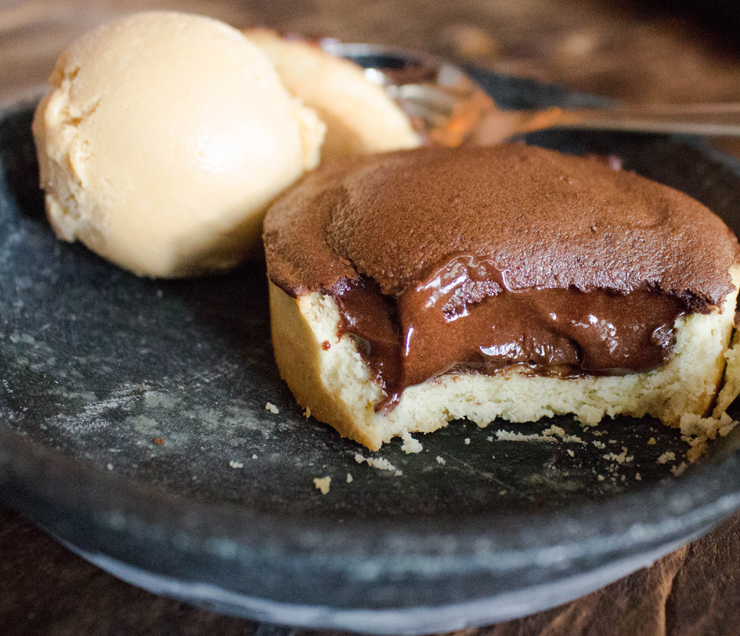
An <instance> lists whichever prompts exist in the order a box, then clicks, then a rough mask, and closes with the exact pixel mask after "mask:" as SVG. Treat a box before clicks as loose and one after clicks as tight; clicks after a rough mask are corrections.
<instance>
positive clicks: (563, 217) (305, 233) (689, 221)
mask: <svg viewBox="0 0 740 636" xmlns="http://www.w3.org/2000/svg"><path fill="white" fill-rule="evenodd" d="M264 241H265V251H266V256H267V267H268V274H269V276H270V279H271V280H272V281H273V282H274V283H275V284H277V285H278V286H280V287H281V288H282V289H284V290H285V291H286V292H288V293H290V294H292V295H294V296H295V295H299V294H302V293H306V292H309V291H324V292H330V291H331V290H332V289H334V288H335V286H336V285H337V284H340V283H343V282H345V281H347V280H350V281H351V280H354V279H357V278H358V277H360V276H365V277H369V278H371V279H373V280H374V281H375V282H376V283H377V284H378V285H379V286H380V289H381V291H382V292H383V293H384V294H389V295H398V294H400V293H402V292H403V291H404V290H405V289H406V288H408V287H409V286H411V285H413V284H416V283H418V282H419V281H421V280H423V279H424V277H425V274H427V273H428V272H429V271H430V270H432V269H433V268H435V267H436V266H438V265H439V264H440V263H441V262H443V261H444V260H445V258H447V257H448V256H450V255H453V254H458V253H460V254H473V255H476V256H477V257H478V258H482V259H486V260H488V261H490V262H492V263H494V264H495V267H496V268H497V269H498V270H499V271H501V272H502V273H503V275H504V276H505V279H506V285H507V287H508V288H509V289H512V290H516V289H530V288H547V289H555V288H561V289H568V288H575V289H579V290H581V291H590V290H594V289H607V290H613V291H616V292H621V293H627V292H630V291H632V290H634V289H638V288H645V287H646V286H647V287H650V288H655V289H657V290H660V291H663V292H665V293H669V294H672V295H676V296H680V297H682V298H684V299H685V300H686V301H687V302H688V303H689V304H691V305H694V306H696V307H698V308H704V307H706V305H707V304H709V305H718V304H720V303H721V301H722V299H723V298H724V296H725V295H726V294H727V293H728V292H730V291H731V290H732V289H733V285H732V281H731V279H730V275H729V269H730V267H731V266H732V265H733V264H734V263H735V262H737V261H738V243H737V240H736V238H735V236H734V235H733V234H732V232H731V231H730V230H729V228H728V227H727V226H726V225H725V224H724V223H723V222H722V221H721V220H720V219H719V217H717V216H715V215H714V214H713V213H712V212H711V211H710V210H708V209H707V208H706V207H705V206H703V205H702V204H701V203H699V202H698V201H695V200H694V199H692V198H691V197H689V196H687V195H685V194H683V193H681V192H679V191H677V190H674V189H672V188H669V187H667V186H664V185H661V184H658V183H655V182H653V181H650V180H648V179H645V178H643V177H640V176H638V175H636V174H633V173H631V172H627V171H615V170H613V169H611V168H610V167H608V166H607V165H605V164H604V163H602V162H599V161H596V160H591V159H584V158H579V157H572V156H568V155H563V154H560V153H557V152H553V151H550V150H544V149H541V148H536V147H531V146H525V145H522V144H513V145H504V146H498V147H493V148H476V147H466V148H457V149H439V148H421V149H415V150H408V151H400V152H394V153H387V154H382V155H374V156H368V157H362V158H358V159H355V160H349V161H343V162H341V163H335V164H330V165H327V166H324V167H322V168H320V169H319V170H317V171H315V172H314V173H312V174H311V175H309V176H308V177H307V178H306V179H304V180H303V181H302V182H301V183H299V184H298V185H297V186H295V187H294V188H292V189H291V190H290V191H288V192H287V193H286V194H285V195H283V196H282V197H280V199H278V201H276V202H275V204H273V205H272V207H271V208H270V210H269V211H268V214H267V217H266V219H265V230H264Z"/></svg>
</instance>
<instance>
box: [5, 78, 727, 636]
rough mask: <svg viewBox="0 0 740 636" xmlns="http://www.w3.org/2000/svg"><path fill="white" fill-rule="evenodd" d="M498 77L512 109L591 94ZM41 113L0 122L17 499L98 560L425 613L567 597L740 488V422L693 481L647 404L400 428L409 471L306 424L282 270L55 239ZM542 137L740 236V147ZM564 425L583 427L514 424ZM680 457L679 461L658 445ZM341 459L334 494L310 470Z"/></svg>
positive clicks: (349, 615)
mask: <svg viewBox="0 0 740 636" xmlns="http://www.w3.org/2000/svg"><path fill="white" fill-rule="evenodd" d="M478 79H479V80H480V81H481V83H482V84H483V85H484V86H485V87H486V88H487V89H488V90H490V92H491V94H492V95H493V96H494V98H495V99H497V100H498V101H499V103H501V104H503V105H504V106H509V107H521V106H529V107H534V106H545V105H551V104H560V105H569V104H573V105H579V104H585V103H589V99H590V98H587V97H585V96H579V95H572V94H567V93H564V92H563V91H561V90H559V89H556V88H553V87H548V86H543V85H540V84H535V83H532V82H528V81H522V80H515V79H511V78H505V77H497V76H492V75H487V74H480V75H479V77H478ZM31 114H32V113H31V105H29V104H26V105H18V106H16V107H14V108H11V109H9V110H6V111H5V112H3V113H2V116H1V118H0V160H1V161H2V172H0V369H1V373H0V380H1V383H2V389H1V392H0V421H1V422H2V423H1V424H0V496H2V498H3V499H4V500H5V501H6V502H8V503H9V504H11V505H13V506H15V507H16V508H17V509H19V510H20V511H22V512H23V513H24V514H25V515H27V516H28V517H29V518H31V519H33V520H34V521H36V522H37V523H39V524H41V525H42V526H44V527H45V528H47V529H48V530H49V531H50V532H51V533H53V534H54V535H55V536H57V537H59V538H60V539H62V540H64V541H65V542H67V543H68V544H70V545H72V546H74V549H76V550H78V551H79V552H80V553H82V554H83V555H85V556H86V557H87V558H89V559H90V560H91V561H93V562H95V563H98V564H100V565H101V566H102V567H105V568H107V569H109V570H110V571H112V572H114V573H116V574H117V575H119V576H121V577H122V578H125V579H127V580H130V581H133V582H135V583H137V584H139V585H142V586H144V587H147V588H149V589H152V590H154V591H158V592H161V593H165V594H168V595H171V596H174V597H177V598H181V599H184V600H188V601H190V602H193V603H197V604H200V605H206V606H209V607H212V608H215V609H218V610H220V611H224V612H229V613H233V614H238V615H244V616H249V617H254V618H258V619H262V620H270V621H274V622H282V623H290V624H296V625H302V626H311V627H337V628H344V629H354V630H363V631H373V632H379V633H381V632H385V633H391V632H399V633H400V632H404V633H422V632H429V631H444V630H451V629H455V628H459V627H463V626H465V625H478V624H483V623H486V622H493V621H498V620H503V619H508V618H513V617H517V616H522V615H524V614H527V613H531V612H535V611H537V610H540V609H543V608H546V607H549V606H553V605H557V604H559V603H563V602H565V601H567V600H569V599H572V598H574V597H576V596H579V595H581V594H584V593H586V592H588V591H590V590H592V589H595V588H597V587H600V586H602V585H605V584H606V583H608V582H610V581H612V580H614V579H616V578H618V577H620V576H622V575H625V574H627V573H629V572H630V571H633V570H635V569H637V568H638V567H641V566H644V565H647V564H649V563H650V562H652V561H653V560H654V559H656V558H658V557H659V556H660V555H662V554H665V553H666V552H668V551H670V550H672V549H674V548H675V547H677V546H678V545H680V544H681V543H683V542H686V541H689V540H690V539H692V538H694V537H696V536H698V535H699V534H701V533H703V532H706V531H707V530H708V529H709V528H710V527H711V526H712V525H713V524H715V523H717V522H718V521H720V520H721V519H723V518H724V517H726V516H727V515H728V514H730V512H731V511H733V510H734V509H736V508H737V507H738V506H740V461H739V460H740V456H739V455H738V453H736V449H737V448H738V446H739V445H740V429H738V430H737V431H735V432H734V433H733V434H731V435H730V436H728V437H727V438H724V439H723V440H720V441H719V442H718V443H715V444H713V445H711V447H710V449H709V452H708V453H707V454H706V456H705V457H704V458H703V460H702V462H701V463H700V464H699V465H697V466H693V467H691V468H689V469H688V470H686V472H684V473H683V474H682V475H681V476H680V477H674V475H673V473H672V472H671V470H672V469H673V470H674V471H675V470H676V468H677V467H678V466H680V464H681V463H682V462H683V459H682V455H683V454H684V452H685V451H686V450H687V448H688V447H687V446H686V444H685V443H684V442H682V441H681V440H680V435H679V433H678V432H677V431H675V430H672V429H668V428H666V427H664V426H662V425H661V424H660V423H659V422H657V421H654V420H650V419H641V420H635V419H629V418H617V419H616V420H614V421H605V422H603V423H602V424H601V425H600V426H599V427H598V428H596V429H590V430H583V429H582V428H581V426H579V425H578V424H577V423H576V422H574V420H572V419H571V418H555V419H554V420H549V421H541V422H538V423H534V424H521V425H515V424H509V423H506V422H500V423H494V424H492V425H491V426H489V427H488V428H487V429H479V428H477V427H476V426H475V425H472V424H470V423H468V424H466V423H465V422H455V423H453V424H451V425H450V426H449V427H448V428H446V429H445V430H443V431H439V432H437V433H434V434H433V435H429V436H426V437H423V438H422V439H421V441H422V443H423V445H424V450H423V452H421V453H419V454H416V455H406V454H404V453H403V452H402V450H401V445H400V442H394V443H392V444H390V445H388V446H385V447H383V449H382V451H381V452H380V453H377V455H378V456H380V457H384V458H386V459H388V460H389V461H390V462H392V463H393V464H394V465H395V466H396V468H397V469H398V470H400V471H402V472H403V474H402V475H396V474H395V473H394V472H392V471H390V472H389V471H381V470H377V469H375V468H372V467H370V466H368V465H367V464H358V463H357V462H356V461H355V454H356V453H358V452H359V453H361V454H362V455H363V456H366V457H367V456H369V455H370V453H369V452H368V451H366V450H365V449H364V448H361V447H359V446H358V445H357V444H355V443H353V442H350V441H347V440H343V439H340V438H339V437H338V435H336V434H335V433H334V431H333V430H331V429H329V428H328V427H326V426H324V425H322V424H319V423H318V422H316V421H314V420H310V421H306V419H305V418H304V417H303V415H302V412H301V409H299V408H298V407H297V405H296V404H295V403H294V402H293V400H292V398H291V395H290V393H289V392H288V390H287V388H286V387H285V386H284V385H283V384H282V383H281V381H280V379H279V376H278V372H277V369H276V367H275V365H274V362H273V359H272V350H271V345H270V339H269V321H268V310H267V302H266V289H265V288H266V285H265V272H264V268H263V267H262V266H257V265H252V266H247V267H244V268H243V269H241V270H239V271H236V272H234V273H232V274H229V275H226V276H222V277H213V278H206V279H201V280H195V281H181V282H164V281H151V280H145V279H140V278H136V277H135V276H132V275H130V274H127V273H126V272H123V271H121V270H119V269H117V268H116V267H113V266H111V265H109V264H108V263H106V262H104V261H102V260H100V259H99V258H97V257H96V256H94V255H93V254H91V253H90V252H88V251H87V250H86V249H85V248H83V247H81V246H79V245H68V244H63V243H60V242H57V241H56V239H55V238H54V236H53V235H52V232H51V231H50V229H49V227H48V225H47V224H46V221H45V219H44V216H43V209H42V199H41V196H40V194H39V191H38V189H37V185H36V180H37V174H36V165H35V159H34V152H33V144H32V140H31V136H30V130H29V129H30V121H31ZM529 141H531V142H532V143H538V144H542V145H547V146H551V147H556V148H560V149H562V150H565V151H568V152H576V153H582V152H596V153H604V154H608V153H615V154H617V155H619V156H620V157H622V159H623V160H624V165H625V167H626V168H627V169H631V170H636V171H638V172H640V173H643V174H646V175H648V176H650V177H652V178H655V179H657V180H658V181H662V182H664V183H668V184H670V185H673V186H675V187H678V188H680V189H682V190H684V191H686V192H688V193H689V194H691V195H693V196H695V197H696V198H698V199H700V200H701V201H703V202H704V203H706V204H708V205H709V206H710V207H711V208H712V209H714V210H715V211H716V212H717V213H719V214H720V215H721V216H723V218H724V219H725V220H726V221H727V222H728V224H729V225H730V226H731V227H733V229H735V230H736V231H738V230H740V217H739V216H738V210H740V165H738V163H737V162H736V161H734V160H733V159H730V158H729V157H727V156H724V155H721V154H719V153H716V152H713V151H711V150H710V149H709V148H708V147H704V146H701V145H700V144H698V142H695V141H691V140H689V141H685V140H684V141H679V140H676V139H675V138H669V137H663V136H645V135H624V134H619V135H617V134H595V133H582V134H581V133H572V132H567V133H566V132H561V133H556V132H551V133H541V134H538V135H536V136H535V135H533V136H531V138H530V139H529ZM267 402H270V403H272V404H274V405H275V406H276V407H277V408H278V409H279V413H277V414H276V413H272V412H270V411H268V410H266V409H265V405H266V403H267ZM734 414H735V415H736V416H737V413H734ZM552 424H557V425H558V426H560V427H562V428H563V429H564V430H565V431H567V432H568V433H569V434H571V435H574V436H578V437H579V438H580V440H581V441H580V442H578V441H570V442H562V443H550V442H537V441H528V442H522V441H503V440H498V438H497V435H496V432H497V431H510V432H511V431H514V432H520V433H524V434H527V435H529V434H535V433H538V432H541V431H542V430H543V429H545V428H547V427H549V426H551V425H552ZM155 438H161V439H163V440H164V442H165V443H164V444H155V443H154V440H155ZM650 438H655V439H656V440H657V443H656V444H648V440H649V439H650ZM667 452H673V453H674V454H675V457H676V459H675V460H671V461H668V462H666V463H659V462H658V461H657V460H658V458H659V457H660V456H661V455H663V454H664V453H667ZM620 457H621V461H620V459H618V458H620ZM440 460H441V461H440ZM442 462H444V463H442ZM348 473H351V475H352V477H353V480H352V482H351V483H348V482H347V474H348ZM327 475H328V476H331V477H332V482H331V490H330V492H329V493H328V494H327V495H321V494H320V493H319V491H318V490H316V489H315V488H314V484H313V479H314V478H316V477H324V476H327Z"/></svg>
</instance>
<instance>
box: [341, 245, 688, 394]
mask: <svg viewBox="0 0 740 636" xmlns="http://www.w3.org/2000/svg"><path fill="white" fill-rule="evenodd" d="M506 278H507V277H506V272H501V271H499V270H498V269H497V268H496V267H495V265H494V264H493V263H491V262H490V261H488V260H485V259H478V258H476V257H475V256H473V255H470V254H460V255H455V256H452V257H450V258H449V259H447V260H446V262H445V263H444V264H443V265H442V266H441V267H439V268H436V269H435V270H434V271H433V272H432V273H431V274H430V275H429V276H427V278H426V279H425V280H423V281H422V282H421V283H419V284H417V285H415V286H413V287H410V288H408V289H407V290H406V291H404V292H403V293H402V294H400V295H399V296H398V297H391V296H387V295H383V294H382V293H381V292H380V289H379V288H378V286H377V285H376V284H374V283H373V282H372V281H371V280H369V279H367V278H360V279H357V280H355V281H353V282H352V283H348V282H343V283H342V284H340V285H338V286H337V287H336V288H335V290H334V294H333V295H334V298H335V299H336V300H337V303H338V305H339V308H340V313H341V321H340V326H339V330H340V332H342V333H350V334H352V335H354V336H356V337H357V338H358V344H359V350H360V352H361V354H362V355H363V357H364V358H365V360H366V361H367V362H368V363H369V365H370V367H371V368H372V369H373V371H374V372H375V374H376V376H377V377H378V379H379V381H380V382H381V383H382V385H383V387H384V389H385V391H386V393H387V394H388V398H387V399H386V400H385V401H384V402H383V403H382V404H380V405H379V407H380V408H382V407H383V406H388V405H389V404H391V403H393V402H394V401H396V400H397V398H398V396H399V395H400V394H401V393H402V392H403V390H404V389H405V388H406V387H408V386H412V385H414V384H419V383H421V382H424V381H426V380H428V379H430V378H433V377H435V376H437V375H439V374H442V373H445V372H448V371H451V370H459V371H473V372H479V373H485V374H493V373H495V372H497V371H499V370H501V369H503V368H506V367H510V366H513V365H521V366H524V367H525V368H527V369H528V370H530V371H531V372H533V373H538V374H546V375H558V376H573V375H622V374H625V373H633V372H642V371H649V370H651V369H654V368H656V367H658V366H660V365H661V364H663V362H665V360H666V358H667V356H668V355H669V354H670V352H671V350H672V348H673V344H674V341H675V328H674V324H675V322H676V319H677V318H678V317H679V316H681V315H682V314H684V313H686V312H687V311H688V309H689V308H688V306H687V303H686V302H685V301H683V300H682V299H681V298H679V297H677V296H674V295H668V294H665V293H663V292H660V291H659V290H656V289H650V288H647V287H645V288H641V289H635V290H633V291H631V292H629V293H618V292H613V291H607V290H594V291H590V292H581V291H578V290H577V289H527V290H515V289H511V288H510V287H509V285H507V280H506Z"/></svg>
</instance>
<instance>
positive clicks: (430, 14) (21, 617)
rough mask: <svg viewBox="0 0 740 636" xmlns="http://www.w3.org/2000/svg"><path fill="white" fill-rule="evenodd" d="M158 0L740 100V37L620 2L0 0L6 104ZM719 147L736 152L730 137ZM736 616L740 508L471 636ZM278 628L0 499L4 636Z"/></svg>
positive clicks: (635, 95)
mask: <svg viewBox="0 0 740 636" xmlns="http://www.w3.org/2000/svg"><path fill="white" fill-rule="evenodd" d="M152 7H157V8H177V9H180V10H183V11H193V12H199V13H205V14H208V15H211V16H214V17H217V18H220V19H223V20H225V21H227V22H230V23H231V24H233V25H235V26H239V27H242V26H249V25H255V24H263V25H267V26H270V27H275V28H278V29H280V30H283V31H292V32H297V33H305V34H317V35H331V36H334V37H338V38H340V39H342V40H345V41H363V42H378V43H385V44H396V45H403V46H407V47H414V48H419V49H423V50H427V51H430V52H433V53H437V54H441V55H444V56H447V57H450V58H452V59H454V60H457V61H458V62H466V63H475V64H479V65H481V66H483V67H485V68H489V69H491V70H494V71H497V72H501V73H510V74H517V75H521V76H528V77H533V78H536V79H539V80H542V81H547V82H553V83H558V84H563V85H565V86H568V87H570V88H572V89H576V90H579V91H584V92H589V93H596V94H601V95H605V96H610V97H616V98H620V99H623V100H627V101H632V102H674V103H678V102H700V101H740V47H739V46H737V45H735V44H733V43H732V42H727V41H723V40H722V38H720V37H719V36H718V34H717V33H716V32H715V31H712V30H710V29H708V28H707V27H705V26H702V25H701V24H699V23H696V22H694V21H689V20H688V19H686V18H683V17H677V16H675V15H672V14H670V13H665V12H661V11H660V10H657V9H656V10H652V11H650V10H646V9H645V8H644V7H642V6H640V5H638V4H633V3H631V2H629V1H627V0H617V1H615V0H611V1H610V0H592V1H587V0H457V2H454V3H453V2H436V1H435V0H403V1H402V0H395V1H390V0H376V1H375V2H363V1H362V0H294V1H293V2H289V1H288V0H250V2H248V3H246V2H237V1H232V2H228V1H225V0H214V1H213V2H205V1H204V2H199V1H197V0H183V1H182V2H172V1H164V2H158V3H154V2H148V1H146V0H107V1H103V0H101V1H99V2H93V1H91V0H53V1H49V0H27V1H21V0H0V101H3V100H12V99H15V98H17V97H18V96H19V95H21V94H22V93H24V92H25V91H27V90H28V89H30V88H32V87H33V86H35V85H37V84H40V83H43V82H44V81H45V79H46V77H47V76H48V74H49V72H50V71H51V68H52V66H53V64H54V60H55V59H56V56H57V55H58V54H59V52H60V51H61V50H62V49H63V48H64V47H65V46H66V44H68V43H69V42H70V41H71V40H72V39H74V38H75V37H76V36H78V35H80V34H81V33H83V32H85V31H86V30H88V29H89V28H91V27H92V26H94V25H95V24H98V23H100V22H102V21H105V20H107V19H109V18H111V17H113V16H115V15H118V14H121V13H126V12H131V11H137V10H142V9H145V8H152ZM638 7H639V10H638ZM716 143H717V144H718V145H720V146H722V147H723V148H725V149H726V150H729V151H730V152H733V153H734V154H737V155H739V156H740V144H738V143H737V142H732V141H727V140H716ZM738 625H740V515H736V516H734V517H733V518H731V519H730V520H729V521H727V522H725V523H724V524H722V525H721V526H720V527H719V528H718V529H716V530H715V531H714V532H713V533H711V534H710V535H709V536H707V537H705V538H704V539H701V540H699V541H697V542H695V543H694V544H692V545H690V546H687V547H684V548H682V549H680V550H678V551H676V552H674V553H673V554H671V555H669V556H668V557H665V558H664V559H662V560H661V561H659V562H658V563H656V564H655V565H653V566H652V567H651V568H648V569H645V570H641V571H639V572H637V573H635V574H633V575H632V576H630V577H627V578H626V579H623V580H621V581H619V582H617V583H614V584H612V585H610V586H608V587H606V588H604V589H603V590H599V591H597V592H594V593H592V594H590V595H588V596H586V597H584V598H582V599H579V600H577V601H574V602H572V603H569V604H567V605H564V606H562V607H559V608H555V609H552V610H549V611H547V612H542V613H540V614H537V615H535V616H532V617H529V618H526V619H522V620H517V621H511V622H508V623H504V624H500V625H496V626H491V627H488V628H481V629H479V630H469V631H468V632H467V633H471V634H491V635H497V636H499V635H500V636H503V635H509V634H510V635H512V636H513V635H514V634H517V635H520V636H524V635H536V634H539V635H542V636H545V635H547V636H558V635H572V634H584V635H585V634H588V635H592V636H596V635H604V636H606V635H610V636H642V635H644V636H658V635H663V634H665V635H671V636H677V635H681V636H699V635H702V636H703V635H707V636H709V635H717V636H722V635H725V634H726V635H728V636H729V635H730V634H737V633H738V632H740V627H738ZM270 629H271V628H270V627H269V626H265V625H260V626H257V625H256V624H255V623H253V622H250V621H246V620H241V619H235V618H229V617H224V616H219V615H216V614H213V613H210V612H207V611H204V610H199V609H196V608H193V607H190V606H188V605H185V604H182V603H178V602H175V601H171V600H168V599H164V598H160V597H157V596H154V595H152V594H149V593H148V592H145V591H143V590H140V589H137V588H135V587H133V586H130V585H128V584H126V583H123V582H121V581H119V580H117V579H115V578H114V577H112V576H110V575H108V574H107V573H105V572H103V571H102V570H99V569H97V568H96V567H94V566H92V565H89V564H88V563H86V562H85V561H83V560H81V559H80V558H78V557H77V556H75V555H73V554H72V553H71V552H69V551H68V550H66V549H65V548H64V547H62V546H61V545H59V544H57V543H56V542H55V541H53V540H52V539H50V538H49V537H47V536H46V535H44V534H43V533H42V532H41V531H39V530H38V529H36V528H35V527H34V526H33V525H31V524H30V523H28V522H27V521H25V520H24V519H23V518H21V517H20V516H19V515H17V514H16V513H14V512H12V511H10V510H8V509H7V508H4V507H2V506H0V634H2V635H3V636H13V635H16V634H18V635H19V636H20V635H24V636H25V635H26V634H48V635H53V636H78V635H80V634H85V635H86V636H95V635H98V634H100V635H103V634H105V635H113V634H115V635H117V634H121V635H123V634H126V635H128V634H137V635H141V636H154V635H158V634H192V635H193V636H201V635H205V634H209V635H210V634H218V635H219V636H228V635H231V634H235V635H236V634H252V633H254V632H255V631H256V632H257V633H259V634H260V635H261V636H266V635H267V634H268V633H270ZM294 633H295V634H298V633H299V631H298V630H294Z"/></svg>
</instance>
